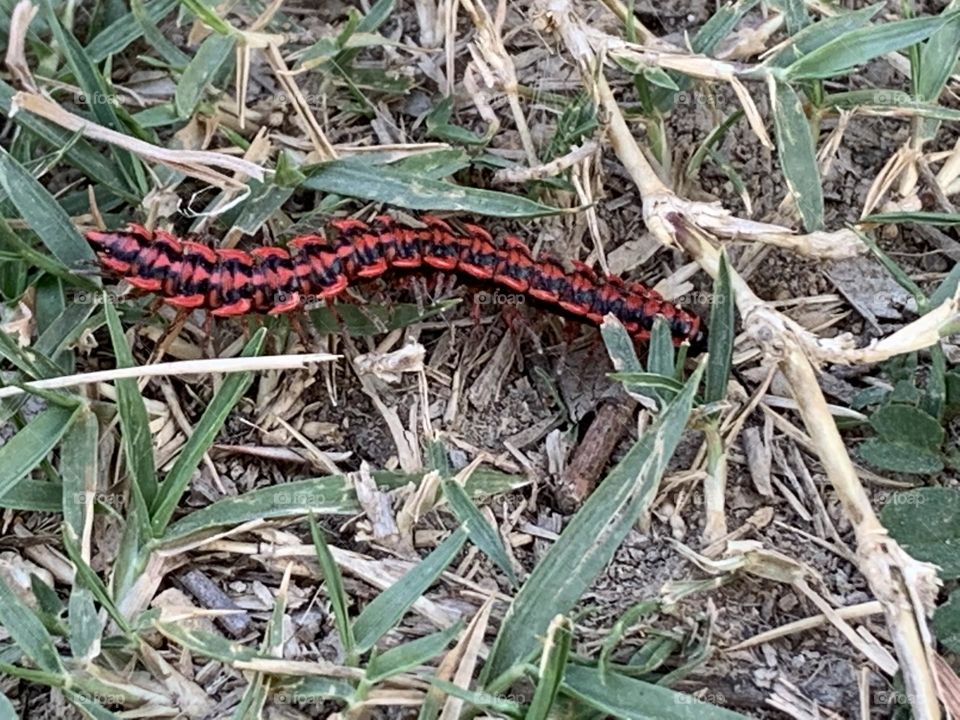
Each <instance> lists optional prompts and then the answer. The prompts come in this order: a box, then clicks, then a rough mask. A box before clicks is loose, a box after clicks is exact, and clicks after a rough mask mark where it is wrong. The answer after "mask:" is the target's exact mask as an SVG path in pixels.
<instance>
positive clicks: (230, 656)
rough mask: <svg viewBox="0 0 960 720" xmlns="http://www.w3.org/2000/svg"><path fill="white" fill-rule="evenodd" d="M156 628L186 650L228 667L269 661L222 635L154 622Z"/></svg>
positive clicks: (267, 657)
mask: <svg viewBox="0 0 960 720" xmlns="http://www.w3.org/2000/svg"><path fill="white" fill-rule="evenodd" d="M154 625H155V626H156V628H157V629H158V630H159V631H160V632H161V633H163V634H164V635H167V636H168V637H170V638H173V640H174V641H175V642H176V643H177V645H182V646H183V647H185V648H186V649H188V650H191V651H192V652H194V653H196V654H197V655H201V656H203V657H206V658H211V659H213V660H219V661H220V662H222V663H226V664H228V665H230V664H233V663H235V662H237V661H244V662H251V661H253V660H257V659H271V658H269V656H267V655H264V654H263V653H261V652H260V651H259V650H257V649H256V648H253V647H250V646H248V645H244V644H243V643H240V642H233V641H231V640H227V638H225V637H224V636H223V635H219V634H217V633H212V632H207V631H206V630H199V629H196V628H194V627H190V626H186V625H183V624H180V623H162V622H159V621H156V622H155V623H154Z"/></svg>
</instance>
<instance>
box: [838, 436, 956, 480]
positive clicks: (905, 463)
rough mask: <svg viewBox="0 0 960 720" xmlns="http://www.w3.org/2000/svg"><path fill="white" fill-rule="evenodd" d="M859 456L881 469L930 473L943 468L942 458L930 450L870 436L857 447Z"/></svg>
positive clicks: (921, 473)
mask: <svg viewBox="0 0 960 720" xmlns="http://www.w3.org/2000/svg"><path fill="white" fill-rule="evenodd" d="M857 452H858V453H860V457H862V458H863V459H864V460H866V461H867V462H868V463H870V464H871V465H873V466H874V467H876V468H880V469H881V470H891V471H893V472H902V473H913V474H917V475H932V474H934V473H938V472H940V471H941V470H943V460H942V459H941V458H940V455H939V454H938V453H936V452H933V451H932V450H929V449H927V448H925V447H920V446H918V445H909V444H907V443H902V442H896V441H893V440H883V439H881V438H870V439H869V440H867V441H865V442H863V443H862V444H861V445H860V447H858V448H857Z"/></svg>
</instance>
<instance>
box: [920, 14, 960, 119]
mask: <svg viewBox="0 0 960 720" xmlns="http://www.w3.org/2000/svg"><path fill="white" fill-rule="evenodd" d="M958 8H960V3H958V2H957V0H954V1H953V2H951V3H950V4H949V5H947V7H946V8H944V10H943V12H942V13H941V15H946V16H950V15H952V16H953V19H952V20H951V21H949V22H946V23H944V24H943V25H942V26H941V27H940V29H938V30H937V31H936V32H935V33H933V35H931V36H930V39H929V40H927V41H926V42H925V43H924V44H923V47H922V48H921V49H920V71H919V74H918V76H917V97H918V98H919V99H920V100H928V101H932V102H936V100H937V98H938V97H940V93H941V92H942V91H943V88H944V87H945V86H946V84H947V80H948V79H949V78H950V75H951V73H952V72H953V70H954V67H955V66H956V64H957V54H958V53H960V25H958V22H957V21H958V18H960V15H957V13H956V11H957V9H958Z"/></svg>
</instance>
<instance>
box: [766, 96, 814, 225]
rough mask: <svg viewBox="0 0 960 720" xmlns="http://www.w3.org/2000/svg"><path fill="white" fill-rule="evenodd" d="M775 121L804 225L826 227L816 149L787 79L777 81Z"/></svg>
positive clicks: (783, 164)
mask: <svg viewBox="0 0 960 720" xmlns="http://www.w3.org/2000/svg"><path fill="white" fill-rule="evenodd" d="M772 87H774V88H775V92H774V96H773V98H771V100H772V101H773V102H772V104H773V125H774V128H775V129H776V140H777V155H778V156H779V157H780V167H781V168H782V169H783V175H784V177H785V178H786V181H787V186H788V187H789V188H790V194H791V195H792V196H793V200H794V202H795V203H796V205H797V210H798V211H799V212H800V217H801V218H803V226H804V227H805V228H806V229H807V231H809V232H813V231H815V230H819V229H821V228H822V227H823V188H822V187H821V185H820V171H819V169H818V168H817V149H816V147H815V146H814V142H813V137H812V135H811V134H810V124H809V123H808V122H807V116H806V115H804V114H803V105H801V104H800V98H799V97H798V96H797V94H796V93H795V92H794V91H793V88H791V87H790V86H789V85H788V84H786V83H785V82H780V81H779V80H778V81H777V82H776V84H775V85H774V86H772Z"/></svg>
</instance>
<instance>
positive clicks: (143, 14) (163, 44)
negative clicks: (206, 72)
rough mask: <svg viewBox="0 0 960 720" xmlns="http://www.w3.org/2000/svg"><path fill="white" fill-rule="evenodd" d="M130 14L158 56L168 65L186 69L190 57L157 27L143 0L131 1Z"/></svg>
mask: <svg viewBox="0 0 960 720" xmlns="http://www.w3.org/2000/svg"><path fill="white" fill-rule="evenodd" d="M130 12H131V13H133V16H134V18H135V19H136V21H137V24H138V25H139V26H140V31H141V33H142V34H143V39H144V40H146V42H147V44H148V45H150V47H152V48H153V49H154V50H156V51H157V54H159V55H160V57H162V58H163V59H164V60H165V61H166V63H167V64H168V65H172V66H173V67H184V66H185V65H186V64H187V63H189V62H190V57H189V56H188V55H186V54H185V53H184V52H183V51H182V50H181V49H180V48H178V47H177V46H176V45H174V44H173V43H172V42H170V41H169V40H167V38H166V37H164V35H163V33H162V32H160V29H159V28H158V27H157V24H156V21H155V20H154V19H153V18H151V17H150V14H149V13H148V12H147V8H146V6H145V5H144V4H143V0H130Z"/></svg>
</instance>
